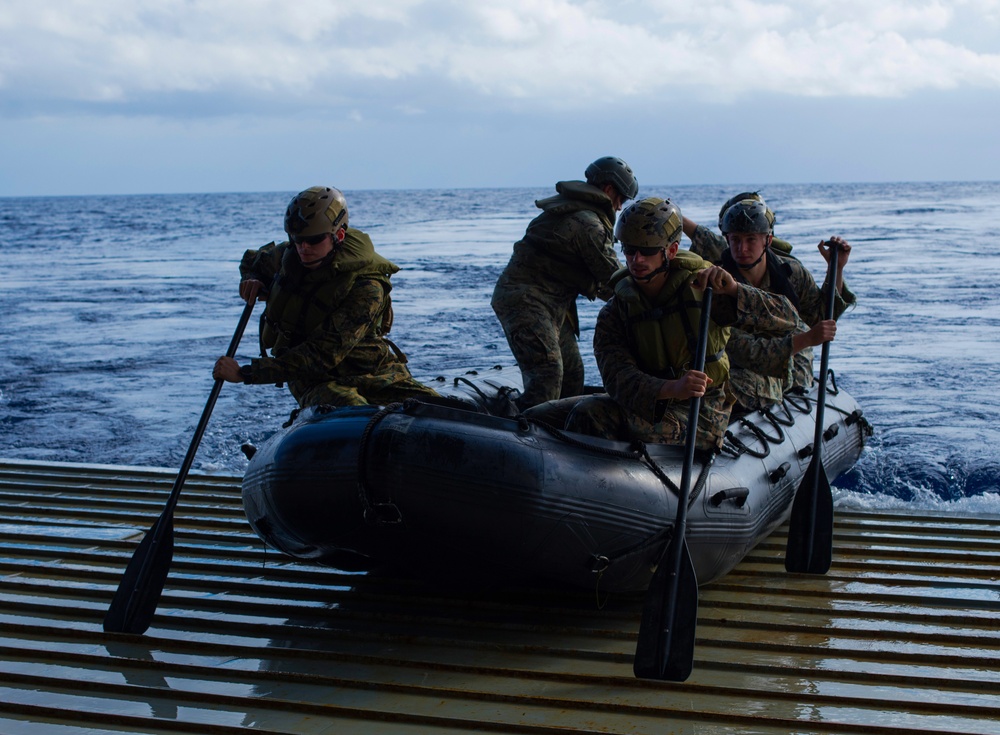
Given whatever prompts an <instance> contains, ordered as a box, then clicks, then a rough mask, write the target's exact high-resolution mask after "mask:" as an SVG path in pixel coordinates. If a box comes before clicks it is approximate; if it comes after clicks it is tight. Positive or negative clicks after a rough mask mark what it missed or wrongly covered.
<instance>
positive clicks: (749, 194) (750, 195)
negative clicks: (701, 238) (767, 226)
mask: <svg viewBox="0 0 1000 735" xmlns="http://www.w3.org/2000/svg"><path fill="white" fill-rule="evenodd" d="M744 199H754V200H756V201H758V202H760V203H761V204H763V205H764V209H765V216H766V217H767V220H768V222H770V223H771V232H772V233H773V232H774V212H772V211H771V208H770V207H769V206H767V202H765V201H764V197H762V196H761V195H760V193H759V192H756V191H744V192H741V193H740V194H737V195H736V196H734V197H730V198H729V199H728V201H726V203H725V204H723V205H722V209H720V210H719V231H720V232H722V231H723V230H722V218H723V216H724V215H725V214H726V210H727V209H729V208H730V207H731V206H733V205H734V204H736V202H741V201H743V200H744Z"/></svg>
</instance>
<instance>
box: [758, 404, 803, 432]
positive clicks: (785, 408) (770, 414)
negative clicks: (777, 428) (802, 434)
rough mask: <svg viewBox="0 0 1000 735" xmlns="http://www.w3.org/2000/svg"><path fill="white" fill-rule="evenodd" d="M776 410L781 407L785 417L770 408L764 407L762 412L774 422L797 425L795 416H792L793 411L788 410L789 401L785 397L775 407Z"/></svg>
mask: <svg viewBox="0 0 1000 735" xmlns="http://www.w3.org/2000/svg"><path fill="white" fill-rule="evenodd" d="M774 408H775V410H778V409H780V410H781V411H782V413H784V414H785V417H784V418H782V417H781V416H779V415H778V414H776V413H775V412H774V411H772V410H771V409H770V408H762V409H761V410H760V412H761V413H762V414H764V415H765V416H766V417H767V420H768V421H770V422H771V423H772V424H781V425H782V426H795V417H794V416H792V412H791V411H789V410H788V403H787V402H786V400H785V399H784V398H782V399H781V403H779V404H778V405H777V406H775V407H774Z"/></svg>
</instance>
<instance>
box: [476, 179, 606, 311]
mask: <svg viewBox="0 0 1000 735" xmlns="http://www.w3.org/2000/svg"><path fill="white" fill-rule="evenodd" d="M556 191H557V192H558V193H557V194H556V195H555V196H552V197H549V198H547V199H540V200H538V201H537V202H535V205H536V206H537V207H538V208H539V209H541V210H542V213H541V214H539V215H538V216H537V217H535V219H533V220H532V221H531V223H530V224H529V225H528V228H527V230H526V231H525V233H524V237H522V238H521V239H520V240H519V241H518V242H516V243H514V252H513V254H512V255H511V258H510V261H509V262H508V263H507V267H506V268H504V271H503V273H501V274H500V277H499V278H498V279H497V283H496V287H495V288H494V290H493V302H494V304H501V305H502V304H503V303H505V302H509V303H512V304H516V303H517V302H522V303H523V300H524V299H528V300H533V301H535V302H540V303H543V304H551V305H553V307H554V310H555V311H563V310H565V309H566V308H569V306H570V305H571V304H574V303H575V301H576V297H577V295H578V294H579V295H583V296H586V297H587V298H589V299H591V300H593V299H594V298H597V297H599V298H602V299H604V300H607V299H608V298H609V297H610V295H611V293H610V291H609V290H608V286H607V283H608V280H609V279H610V278H611V276H612V275H614V273H615V271H617V270H618V269H619V268H620V267H621V264H620V263H619V262H618V258H617V257H616V256H615V251H614V247H613V244H614V237H613V228H614V220H615V210H614V206H613V205H612V203H611V200H610V199H609V198H608V196H607V195H606V194H605V193H604V192H603V191H601V190H600V189H598V188H597V187H595V186H591V185H590V184H587V183H584V182H582V181H560V182H559V183H557V184H556ZM501 308H502V306H501Z"/></svg>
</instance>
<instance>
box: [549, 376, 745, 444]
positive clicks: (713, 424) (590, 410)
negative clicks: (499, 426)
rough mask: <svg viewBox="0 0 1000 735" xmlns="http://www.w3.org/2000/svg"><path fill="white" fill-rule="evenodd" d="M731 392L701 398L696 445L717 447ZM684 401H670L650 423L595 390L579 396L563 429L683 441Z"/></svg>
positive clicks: (613, 436)
mask: <svg viewBox="0 0 1000 735" xmlns="http://www.w3.org/2000/svg"><path fill="white" fill-rule="evenodd" d="M731 408H732V396H728V397H727V395H726V393H725V391H723V390H712V391H709V392H708V393H707V394H706V395H705V397H704V398H702V400H701V410H700V412H699V414H698V436H697V438H696V440H695V446H696V447H697V448H698V449H713V448H714V449H719V448H721V447H722V438H723V436H725V433H726V428H727V427H728V426H729V415H730V409H731ZM687 423H688V404H687V402H686V401H685V402H682V403H677V404H670V405H668V407H667V410H666V411H664V413H663V417H662V418H661V419H660V421H659V422H658V423H656V424H652V423H650V422H648V421H646V420H644V419H642V418H640V417H639V416H636V415H635V414H631V413H629V412H628V411H626V410H625V409H623V408H622V407H621V405H620V404H619V403H618V402H617V401H616V400H615V399H613V398H612V397H611V396H609V395H608V394H607V393H598V394H596V395H593V396H588V397H587V398H585V399H583V400H581V401H580V402H579V403H577V404H576V406H574V408H573V410H572V411H571V412H570V414H569V417H568V418H567V419H566V429H567V430H568V431H576V432H578V433H580V434H588V435H590V436H599V437H602V438H604V439H618V440H622V441H632V440H636V439H638V440H639V441H643V442H647V443H658V444H684V442H685V441H686V438H687Z"/></svg>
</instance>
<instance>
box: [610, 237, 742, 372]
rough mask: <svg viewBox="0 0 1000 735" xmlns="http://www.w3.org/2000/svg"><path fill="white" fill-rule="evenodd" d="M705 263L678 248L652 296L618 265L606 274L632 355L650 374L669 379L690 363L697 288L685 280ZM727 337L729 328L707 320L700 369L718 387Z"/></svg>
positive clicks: (726, 367) (695, 339)
mask: <svg viewBox="0 0 1000 735" xmlns="http://www.w3.org/2000/svg"><path fill="white" fill-rule="evenodd" d="M709 265H710V264H709V263H708V261H706V260H703V259H702V258H700V257H699V256H697V255H695V254H694V253H691V252H689V251H686V250H679V251H678V252H677V255H676V256H674V258H673V259H672V260H671V261H670V270H669V271H667V280H666V283H665V284H664V285H663V288H661V289H660V291H659V293H658V294H657V295H656V296H655V298H653V299H649V298H648V297H647V296H646V295H645V294H644V293H643V292H642V291H641V290H640V289H639V287H638V285H637V284H636V282H635V280H634V279H633V278H630V277H628V275H629V273H628V269H625V268H623V269H622V270H620V271H618V272H617V273H616V274H615V275H614V277H613V278H612V280H611V282H612V284H613V286H614V291H615V303H616V304H618V308H619V309H622V313H623V316H624V317H625V320H626V323H627V325H628V337H629V345H630V347H631V349H632V354H634V355H635V356H636V359H637V361H638V363H639V366H640V367H641V368H642V369H643V370H644V371H645V372H647V373H649V374H650V375H655V376H657V377H661V378H667V379H671V380H674V379H676V378H678V377H679V376H680V375H681V373H682V372H683V371H685V370H688V369H690V368H691V362H692V361H693V360H694V356H695V353H696V352H697V349H698V326H699V325H700V323H701V302H702V295H703V292H701V291H696V290H695V289H693V288H691V286H690V281H691V278H692V276H693V275H694V274H695V273H697V272H698V271H700V270H703V269H704V268H706V267H708V266H709ZM728 341H729V327H722V326H719V325H718V324H716V323H715V322H713V321H709V326H708V347H707V349H706V351H705V373H706V374H707V375H708V376H709V377H710V378H711V379H712V385H713V387H720V386H722V385H723V383H725V381H726V380H728V378H729V357H728V356H727V355H726V342H728Z"/></svg>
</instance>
